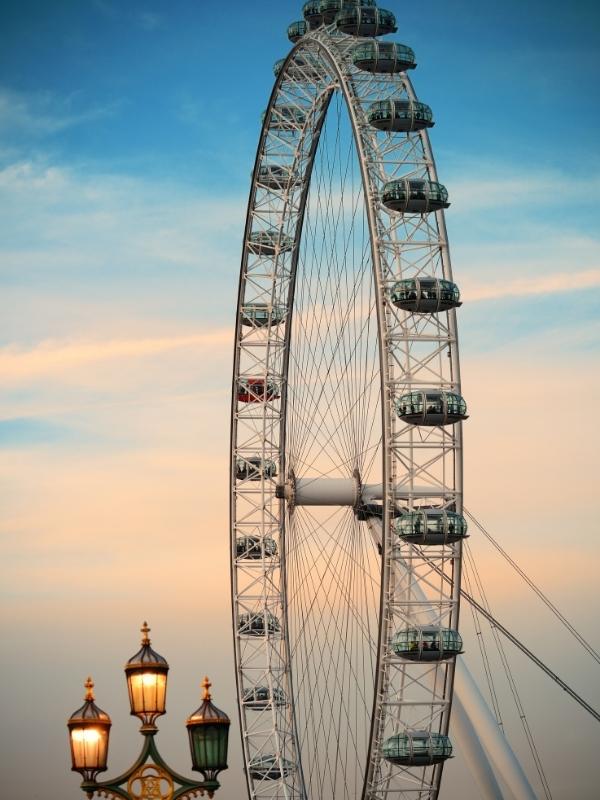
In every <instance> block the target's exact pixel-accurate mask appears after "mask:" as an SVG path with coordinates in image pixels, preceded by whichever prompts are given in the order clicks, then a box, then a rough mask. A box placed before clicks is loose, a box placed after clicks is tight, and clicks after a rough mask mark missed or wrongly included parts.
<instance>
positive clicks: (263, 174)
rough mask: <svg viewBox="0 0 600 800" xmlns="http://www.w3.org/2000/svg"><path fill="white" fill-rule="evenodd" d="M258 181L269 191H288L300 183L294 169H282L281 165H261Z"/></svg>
mask: <svg viewBox="0 0 600 800" xmlns="http://www.w3.org/2000/svg"><path fill="white" fill-rule="evenodd" d="M256 180H257V182H258V183H259V184H260V186H266V187H267V189H286V188H287V187H288V186H292V187H293V186H295V185H296V184H297V183H298V181H297V179H296V178H295V175H294V172H293V171H292V169H291V168H290V167H282V166H281V165H280V164H261V165H260V167H259V168H258V174H257V176H256Z"/></svg>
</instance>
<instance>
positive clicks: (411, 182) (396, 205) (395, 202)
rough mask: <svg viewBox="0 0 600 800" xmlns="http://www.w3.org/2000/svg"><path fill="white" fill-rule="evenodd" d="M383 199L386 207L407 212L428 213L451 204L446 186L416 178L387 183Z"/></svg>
mask: <svg viewBox="0 0 600 800" xmlns="http://www.w3.org/2000/svg"><path fill="white" fill-rule="evenodd" d="M381 201H382V203H383V205H384V206H385V207H386V208H389V209H391V210H392V211H402V212H403V213H405V214H427V213H428V212H429V211H439V210H440V209H442V208H448V206H449V205H450V203H449V202H448V191H447V190H446V187H445V186H442V184H441V183H434V182H433V181H424V180H416V179H414V178H400V179H399V180H395V181H389V182H388V183H386V184H385V185H384V187H383V192H382V195H381Z"/></svg>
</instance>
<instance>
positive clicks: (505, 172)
mask: <svg viewBox="0 0 600 800" xmlns="http://www.w3.org/2000/svg"><path fill="white" fill-rule="evenodd" d="M465 175H467V176H468V178H467V179H465V177H464V176H465ZM447 185H448V189H449V191H450V200H451V201H452V206H451V209H452V212H451V213H452V214H462V213H465V212H469V213H472V212H476V213H477V212H479V211H489V210H490V209H494V208H496V209H497V208H505V209H508V210H510V209H515V208H522V207H523V206H528V208H529V209H537V208H541V207H549V206H556V207H561V206H562V207H564V206H565V204H567V203H569V204H571V203H572V202H573V201H577V203H578V205H579V206H581V205H584V206H585V205H591V204H592V203H593V202H594V198H595V197H597V195H598V192H599V191H600V174H598V173H594V172H591V173H590V174H589V175H587V176H585V177H581V176H577V177H575V176H572V175H569V174H568V173H565V172H558V171H543V170H542V171H539V170H537V171H536V170H535V168H527V169H526V170H525V169H523V170H520V171H518V172H515V169H514V166H513V165H512V164H510V163H507V164H499V163H485V164H480V163H478V162H466V163H464V164H463V166H462V168H461V171H460V173H459V174H450V175H449V176H448V179H447Z"/></svg>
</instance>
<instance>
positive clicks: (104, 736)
mask: <svg viewBox="0 0 600 800" xmlns="http://www.w3.org/2000/svg"><path fill="white" fill-rule="evenodd" d="M94 699H95V698H94V682H93V680H92V679H91V678H88V679H87V681H86V682H85V703H84V704H83V705H82V706H81V708H78V709H77V711H75V712H74V713H73V714H72V715H71V716H70V718H69V722H68V723H67V727H68V728H69V742H70V745H71V763H72V767H71V769H72V770H73V772H79V773H81V776H82V778H83V782H84V785H85V784H90V783H94V781H95V780H96V775H98V773H99V772H106V759H107V758H108V738H109V735H110V726H111V725H112V722H111V721H110V717H109V716H108V714H107V713H106V712H105V711H102V709H101V708H98V706H97V705H96V704H95V702H94Z"/></svg>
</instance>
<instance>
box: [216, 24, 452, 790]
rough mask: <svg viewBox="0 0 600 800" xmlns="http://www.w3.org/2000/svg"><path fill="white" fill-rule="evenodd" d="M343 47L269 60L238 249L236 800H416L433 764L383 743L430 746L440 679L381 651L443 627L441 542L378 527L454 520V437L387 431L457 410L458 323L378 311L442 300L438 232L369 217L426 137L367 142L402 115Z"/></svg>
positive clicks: (397, 216)
mask: <svg viewBox="0 0 600 800" xmlns="http://www.w3.org/2000/svg"><path fill="white" fill-rule="evenodd" d="M356 43H357V40H356V38H354V37H349V36H345V35H342V34H338V33H337V31H336V30H335V28H333V27H327V28H324V29H321V30H319V31H316V32H312V33H310V34H309V35H307V36H305V37H304V38H303V39H302V40H301V41H300V43H299V44H298V45H297V46H296V47H295V48H294V49H293V50H292V52H291V53H290V55H289V56H288V59H287V61H286V62H285V64H284V66H283V68H282V69H281V71H280V73H279V75H278V78H277V80H276V83H275V87H274V90H273V93H272V96H271V100H270V103H269V107H268V109H267V111H266V112H265V116H264V120H263V127H262V132H261V137H260V143H259V148H258V155H257V161H256V166H255V170H254V176H253V184H252V190H251V195H250V203H249V210H248V218H247V224H246V231H245V243H244V254H243V261H242V270H241V281H240V290H239V300H238V322H237V338H236V350H235V366H234V378H233V395H234V399H233V413H232V462H231V484H232V494H231V498H232V499H231V504H232V508H231V517H232V537H231V558H232V587H233V624H234V630H235V649H236V662H237V669H238V691H239V705H240V716H241V725H242V733H243V745H244V758H245V764H246V772H247V775H248V786H249V792H250V794H251V797H253V798H311V800H312V799H313V798H323V799H324V798H335V800H341V798H346V797H348V798H355V797H358V796H363V797H366V798H372V799H373V800H375V798H387V797H394V798H411V800H412V799H413V798H419V800H424V799H425V798H434V797H436V796H437V791H438V788H439V783H440V780H441V772H442V765H441V764H438V765H436V766H425V767H418V768H417V767H414V766H412V767H408V766H405V767H402V766H398V765H394V764H392V763H390V761H388V760H386V759H385V757H384V754H383V743H384V742H385V741H386V740H388V739H389V738H390V737H391V736H393V735H395V734H398V733H402V732H403V731H406V730H420V731H428V732H436V733H442V734H447V732H448V725H449V714H450V704H451V698H452V683H453V671H454V661H453V659H450V660H448V661H439V662H433V663H430V664H423V663H420V662H415V663H412V662H410V661H406V660H403V659H401V658H399V657H398V656H397V655H395V654H394V652H393V650H392V648H391V645H390V643H391V640H392V637H393V636H394V633H395V632H396V631H397V630H399V629H402V628H407V627H410V626H413V627H414V626H423V625H433V626H439V627H440V628H448V629H454V630H456V629H457V628H458V611H459V589H460V557H461V545H460V543H456V544H443V545H438V546H433V547H432V546H428V547H427V548H426V552H425V550H422V547H421V546H420V545H418V544H409V543H407V542H403V541H401V540H400V539H399V537H398V536H397V534H396V532H395V528H394V524H395V518H396V514H397V513H398V512H400V511H410V510H415V509H423V508H433V509H437V510H441V509H445V510H448V511H455V512H458V513H460V511H461V508H462V461H461V430H460V429H461V426H460V424H456V425H450V426H433V427H419V426H415V425H408V424H405V423H403V422H402V421H401V420H400V419H399V418H398V415H397V413H396V404H397V401H398V399H399V398H400V397H402V396H404V395H406V394H407V393H408V392H410V391H411V390H414V389H428V388H433V389H436V390H447V391H452V392H456V393H458V394H460V377H459V369H458V351H457V338H456V320H455V311H454V310H452V311H449V312H444V313H438V314H414V313H410V312H408V311H403V310H400V309H399V308H397V307H396V306H395V305H394V304H392V303H391V302H390V299H389V298H390V292H391V291H392V288H393V286H394V285H395V284H396V282H397V281H398V280H399V279H401V278H415V277H434V278H443V279H446V280H452V274H451V266H450V258H449V253H448V245H447V237H446V229H445V225H444V219H443V211H437V212H435V213H429V214H427V213H423V214H414V213H412V214H403V213H398V212H395V211H390V210H389V209H388V208H386V207H385V206H384V205H383V203H382V201H381V195H382V190H383V187H384V185H385V184H386V183H387V182H388V181H390V180H392V179H395V178H415V179H425V180H429V181H437V175H436V169H435V164H434V161H433V157H432V153H431V148H430V144H429V138H428V135H427V131H426V130H425V131H420V132H411V133H393V132H381V131H378V130H376V129H375V128H374V127H373V126H372V125H371V124H370V123H369V121H368V119H367V113H366V112H367V109H368V108H369V106H370V105H371V104H372V103H373V102H375V101H380V100H385V99H387V98H393V99H398V98H404V99H407V98H412V99H413V100H414V99H416V98H415V94H414V91H413V88H412V85H411V83H410V81H409V80H408V78H407V77H406V74H405V73H400V74H391V75H388V74H371V73H368V72H363V71H361V70H359V69H358V68H356V67H355V66H354V65H353V63H352V58H351V53H352V49H353V47H354V46H355V45H356ZM342 112H343V114H344V115H345V119H346V120H349V127H348V130H349V131H350V132H351V134H352V140H351V147H350V148H349V149H348V153H350V151H351V153H352V158H353V159H354V161H355V162H356V166H355V167H352V169H353V170H354V172H353V178H352V186H351V187H350V179H349V178H348V174H349V170H350V168H349V167H347V166H346V165H347V163H350V161H349V158H350V156H348V158H347V157H346V155H345V154H344V153H345V152H346V150H344V148H345V146H346V140H345V138H344V135H343V134H340V133H339V132H337V133H336V131H335V130H333V131H329V130H328V128H327V126H328V124H329V122H328V120H329V119H331V118H333V119H334V120H335V119H336V118H340V115H341V113H342ZM336 115H337V117H336ZM324 140H327V141H329V142H330V145H327V148H329V149H327V152H325V148H326V145H325V144H324ZM331 143H333V144H331ZM336 148H337V150H336ZM340 153H342V154H341V155H340ZM336 159H337V160H336ZM274 164H275V165H277V167H278V169H277V170H276V171H273V169H272V165H274ZM344 169H346V173H344ZM344 174H345V177H344V178H343V180H341V179H340V176H344ZM344 181H345V183H344ZM328 182H329V186H327V183H328ZM311 187H312V188H311ZM350 188H351V191H350ZM340 193H341V194H342V196H341V197H340ZM319 219H320V220H321V222H319ZM323 220H324V221H323ZM357 231H358V233H357ZM323 242H329V248H330V252H329V254H328V255H327V253H326V254H325V256H324V252H325V250H326V249H327V244H325V245H324V244H323ZM350 250H352V256H351V257H350V255H349V253H350ZM350 262H352V263H351V265H350V267H349V266H348V264H349V263H350ZM348 271H349V272H350V273H351V277H350V279H348V277H347V275H348ZM257 308H260V309H261V313H262V315H263V316H262V317H261V318H260V319H257V318H256V309H257ZM253 315H254V316H253ZM350 317H352V320H351V322H349V318H350ZM265 320H266V321H265ZM340 331H341V333H340ZM340 395H342V396H343V398H344V400H343V402H342V401H339V400H338V398H339V397H340ZM242 396H243V398H244V399H243V401H241V400H240V399H239V398H240V397H242ZM257 465H258V466H257ZM292 473H293V475H294V476H295V477H298V476H302V475H318V476H321V477H323V476H329V477H334V478H351V477H352V475H353V473H354V474H355V475H358V478H357V481H358V482H359V483H358V484H357V485H359V484H361V485H362V484H364V483H365V482H366V481H368V480H374V481H375V482H379V483H380V484H381V485H382V489H383V491H382V496H381V503H382V508H383V511H382V519H381V520H379V521H377V520H375V521H373V520H372V519H371V520H370V521H365V520H364V519H362V520H361V519H360V518H358V517H357V515H356V513H355V511H356V509H352V508H341V509H340V508H334V509H332V508H327V509H321V510H318V509H304V508H294V507H293V503H289V502H287V501H286V500H284V499H282V497H281V491H280V492H278V491H277V486H278V485H280V484H284V483H285V482H286V481H288V480H289V477H290V475H291V474H292ZM278 494H279V495H280V496H278ZM425 556H426V558H425ZM432 563H434V564H435V565H436V566H437V567H439V568H440V569H441V574H440V573H439V572H437V571H435V570H434V569H433V568H432V566H431V564H432ZM344 626H346V627H345V628H344ZM350 628H352V633H349V631H350ZM334 641H335V642H337V643H336V644H335V645H334V644H332V642H334ZM309 651H310V652H309ZM313 651H314V652H313Z"/></svg>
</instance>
